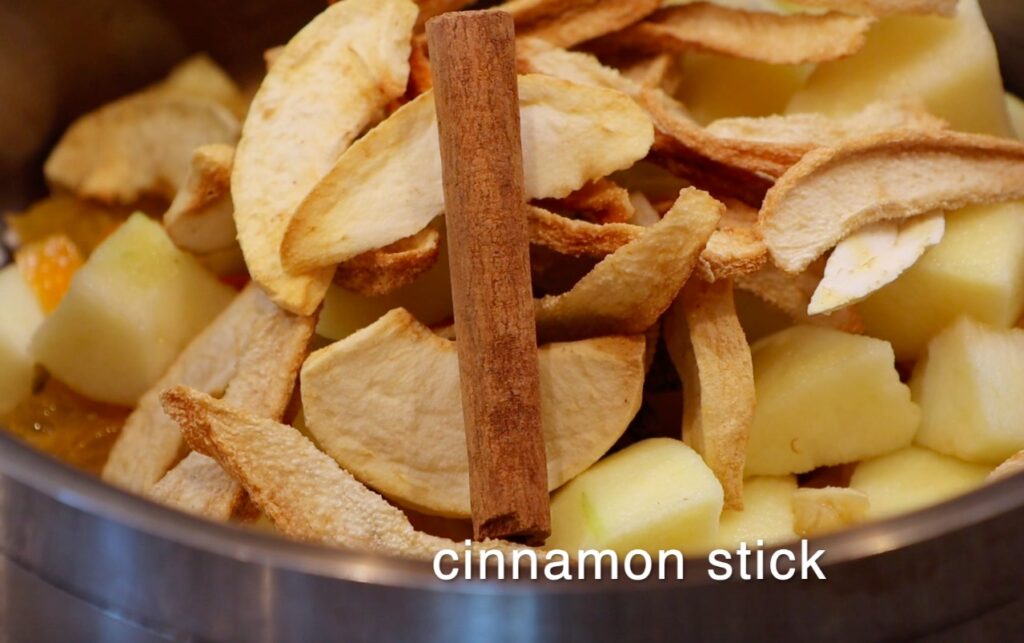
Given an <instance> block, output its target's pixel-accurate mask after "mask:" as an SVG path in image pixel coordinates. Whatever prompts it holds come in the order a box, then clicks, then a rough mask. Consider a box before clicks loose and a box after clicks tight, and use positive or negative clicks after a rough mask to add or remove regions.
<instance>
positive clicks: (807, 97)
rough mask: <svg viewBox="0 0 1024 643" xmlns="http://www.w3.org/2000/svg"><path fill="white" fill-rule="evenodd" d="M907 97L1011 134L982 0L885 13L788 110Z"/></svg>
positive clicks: (838, 111) (844, 111) (978, 128)
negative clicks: (925, 12) (937, 11)
mask: <svg viewBox="0 0 1024 643" xmlns="http://www.w3.org/2000/svg"><path fill="white" fill-rule="evenodd" d="M908 97H909V98H919V99H920V100H922V101H924V103H925V105H926V106H927V107H928V110H929V111H930V112H932V113H933V114H935V115H936V116H939V117H940V118H943V119H945V120H947V121H948V122H949V124H950V125H951V126H952V127H953V128H954V129H957V130H962V131H966V132H980V133H984V134H993V135H996V136H1008V135H1010V121H1009V118H1008V117H1007V114H1006V103H1005V101H1004V99H1003V81H1002V76H1000V74H999V60H998V58H997V57H996V47H995V43H994V42H993V41H992V34H991V33H990V32H989V30H988V26H987V25H986V24H985V18H984V16H983V15H982V13H981V9H980V8H979V7H978V0H960V3H959V5H958V7H957V17H956V18H955V19H948V18H941V17H894V18H885V19H883V20H881V21H879V23H878V24H876V25H875V26H874V27H873V28H872V29H871V32H870V33H869V34H868V40H867V44H865V46H864V48H863V49H861V50H860V51H859V52H857V53H856V54H854V55H853V56H850V57H849V58H845V59H842V60H837V61H833V62H828V63H823V64H821V65H818V68H817V69H816V70H815V71H814V73H813V74H811V77H810V79H808V81H807V86H806V87H804V88H803V89H802V90H801V91H800V92H798V93H797V94H796V95H795V96H794V97H793V100H792V102H791V103H790V105H789V109H788V111H790V112H822V113H825V114H828V115H831V116H845V115H849V114H852V113H854V112H857V111H860V110H861V109H863V108H864V107H867V106H868V104H870V103H873V102H875V101H879V100H886V99H898V98H908Z"/></svg>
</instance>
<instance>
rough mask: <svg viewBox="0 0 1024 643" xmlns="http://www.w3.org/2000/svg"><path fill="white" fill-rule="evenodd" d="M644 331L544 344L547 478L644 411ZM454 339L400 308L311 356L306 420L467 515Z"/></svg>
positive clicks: (421, 503) (321, 436) (587, 455)
mask: <svg viewBox="0 0 1024 643" xmlns="http://www.w3.org/2000/svg"><path fill="white" fill-rule="evenodd" d="M644 347H645V342H644V338H643V337H604V338H600V339H593V340H586V341H581V342H573V343H566V344H551V345H547V346H543V347H541V349H540V354H539V364H540V373H541V396H542V405H541V407H542V409H543V426H544V434H545V443H546V446H547V454H548V483H549V486H550V487H551V488H552V489H556V488H558V487H559V486H561V485H562V484H564V483H565V482H567V481H569V480H571V479H572V478H573V477H575V476H576V475H577V474H579V473H580V472H582V471H583V470H585V469H586V468H587V467H589V466H590V465H592V464H593V463H594V462H596V461H597V460H598V459H599V458H600V457H601V456H603V455H604V454H605V453H606V452H607V451H608V449H610V448H611V447H612V445H613V444H615V441H616V440H618V439H619V437H620V436H621V435H622V433H623V431H625V429H626V427H627V426H628V425H629V422H630V421H631V420H632V419H633V416H634V415H635V414H636V412H637V410H638V409H639V408H640V401H641V395H642V389H643V380H644V364H643V358H644ZM461 399H462V397H461V392H460V385H459V366H458V355H457V353H456V347H455V344H453V343H452V342H450V341H448V340H447V339H444V338H442V337H438V336H437V335H435V334H434V333H433V332H432V331H431V330H430V329H429V328H427V327H426V326H423V325H422V324H420V323H419V322H417V321H416V320H415V318H413V317H412V315H410V314H409V313H408V312H406V311H405V310H404V309H401V308H398V309H395V310H392V311H391V312H389V313H387V314H386V315H384V316H383V317H381V318H380V319H379V320H378V321H377V322H375V323H374V324H372V325H371V326H369V327H367V328H365V329H363V330H361V331H359V332H357V333H355V334H354V335H350V336H349V337H348V338H347V339H344V340H342V341H340V342H336V343H334V344H332V345H331V346H328V347H327V348H325V349H322V350H320V351H318V352H316V353H314V354H313V355H311V356H310V357H309V359H308V360H307V361H306V363H305V365H303V368H302V402H303V412H304V414H305V418H306V426H307V428H308V429H309V431H310V433H311V434H312V436H313V437H314V439H316V441H317V443H318V444H319V445H320V446H321V447H322V448H323V449H324V451H326V452H327V453H328V454H330V455H331V456H332V457H333V458H334V459H335V460H336V461H337V462H338V463H339V464H341V465H342V467H344V468H345V469H346V470H348V471H350V472H351V473H352V474H353V475H355V476H356V477H357V478H359V479H360V480H361V481H363V482H365V483H366V484H368V485H369V486H370V487H372V488H374V489H376V490H378V491H380V492H381V493H383V494H384V495H386V496H388V497H391V498H394V499H395V500H398V501H400V502H401V503H402V504H403V505H409V506H412V507H415V508H416V509H418V510H420V511H424V512H427V513H435V514H440V515H446V516H458V517H465V516H469V513H470V503H469V461H468V460H467V457H466V438H465V429H464V426H463V419H462V402H461Z"/></svg>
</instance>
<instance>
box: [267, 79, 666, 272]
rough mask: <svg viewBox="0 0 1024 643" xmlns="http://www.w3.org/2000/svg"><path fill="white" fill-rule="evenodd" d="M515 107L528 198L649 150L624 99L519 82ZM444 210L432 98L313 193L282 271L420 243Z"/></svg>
mask: <svg viewBox="0 0 1024 643" xmlns="http://www.w3.org/2000/svg"><path fill="white" fill-rule="evenodd" d="M519 99H520V103H521V113H522V139H523V162H524V173H525V189H526V195H527V197H528V198H530V199H542V198H560V197H564V196H567V195H569V194H570V193H571V192H573V191H574V190H577V189H579V188H580V187H582V186H583V185H584V184H585V183H587V181H592V180H594V179H598V178H601V177H604V176H606V175H608V174H610V173H611V172H614V171H616V170H620V169H623V168H626V167H629V166H630V165H632V164H633V163H634V162H635V161H637V160H639V159H641V158H643V157H644V156H645V155H646V154H647V151H648V149H650V145H651V140H652V138H653V131H652V127H651V122H650V119H649V118H648V117H647V115H646V114H644V112H643V110H641V109H640V108H639V107H637V105H636V104H635V103H634V102H633V101H632V100H630V99H629V97H628V96H625V95H623V94H622V93H620V92H616V91H612V90H608V89H603V88H597V87H586V86H583V85H575V84H572V83H567V82H565V81H562V80H559V79H556V78H551V77H548V76H539V75H533V76H521V77H520V79H519ZM581 141H586V142H587V144H586V145H580V142H581ZM443 210H444V194H443V190H442V184H441V155H440V151H439V148H438V135H437V118H436V114H435V112H434V96H433V94H432V93H430V92H428V93H426V94H422V95H421V96H419V97H417V98H416V99H415V100H413V101H412V102H411V103H409V104H407V105H405V106H403V107H402V108H401V109H399V110H398V111H397V112H395V113H394V114H392V115H391V117H390V118H388V119H387V120H386V121H384V122H383V123H381V125H379V126H378V127H376V128H374V129H373V130H371V131H370V132H369V133H368V134H367V135H366V136H364V137H363V138H361V139H360V140H358V141H357V142H356V143H355V144H354V145H353V146H352V147H351V148H350V149H349V150H348V151H347V152H346V153H345V154H344V155H343V156H342V157H341V159H339V161H338V163H337V165H335V167H334V169H333V170H331V172H330V174H328V175H327V176H326V177H325V178H324V180H323V181H321V182H320V184H319V185H317V187H316V188H315V189H314V190H313V191H312V193H310V195H309V198H307V199H306V200H305V202H303V203H302V205H301V206H300V207H299V209H298V211H297V212H296V214H295V217H294V219H293V220H292V222H291V224H290V225H289V226H288V231H287V233H286V234H285V236H284V242H283V244H282V245H281V252H282V256H283V258H284V264H285V266H286V267H288V268H289V269H291V270H295V271H306V270H314V269H316V268H322V267H325V266H333V265H335V264H338V263H341V262H343V261H346V260H348V259H351V258H352V257H354V256H356V255H359V254H361V253H363V252H366V251H368V250H374V249H376V248H381V247H383V246H386V245H388V244H390V243H393V242H395V241H397V240H399V239H402V238H404V237H408V236H410V235H413V234H416V233H417V232H419V231H420V230H422V229H423V228H424V227H426V225H427V224H428V223H430V221H431V220H432V219H433V218H434V217H436V216H438V215H439V214H441V213H442V212H443ZM385 212H386V216H384V214H383V213H385Z"/></svg>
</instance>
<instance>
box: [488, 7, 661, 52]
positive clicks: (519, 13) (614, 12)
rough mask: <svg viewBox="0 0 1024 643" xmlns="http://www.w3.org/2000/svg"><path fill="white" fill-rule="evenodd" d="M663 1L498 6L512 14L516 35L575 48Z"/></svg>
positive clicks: (636, 20) (646, 13) (638, 16)
mask: <svg viewBox="0 0 1024 643" xmlns="http://www.w3.org/2000/svg"><path fill="white" fill-rule="evenodd" d="M660 5H661V0H509V2H505V3H504V4H501V5H498V6H497V7H496V8H497V9H499V10H501V11H505V12H507V13H510V14H512V18H513V19H514V20H515V23H516V34H517V35H519V36H532V37H535V38H540V39H542V40H546V41H547V42H550V43H551V44H553V45H557V46H559V47H567V48H568V47H572V46H574V45H578V44H579V43H581V42H585V41H587V40H591V39H593V38H598V37H600V36H604V35H605V34H610V33H612V32H615V31H619V30H620V29H623V28H624V27H628V26H629V25H631V24H633V23H635V22H638V21H639V20H642V19H643V18H644V17H646V16H648V15H650V14H651V13H653V12H654V11H655V10H656V9H657V8H658V7H659V6H660Z"/></svg>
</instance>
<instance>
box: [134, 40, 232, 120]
mask: <svg viewBox="0 0 1024 643" xmlns="http://www.w3.org/2000/svg"><path fill="white" fill-rule="evenodd" d="M146 91H150V92H165V93H168V94H175V95H178V96H196V97H201V98H209V99H210V100H213V101H216V102H218V103H220V104H221V105H223V106H224V107H226V108H228V109H229V110H230V111H231V113H232V114H234V115H235V116H236V117H238V118H242V117H244V116H245V112H246V110H247V109H248V108H249V101H248V100H247V99H246V97H245V93H244V92H242V90H241V89H240V88H239V87H238V85H237V84H235V81H233V80H232V79H231V77H230V76H228V75H227V73H226V72H225V71H224V70H223V69H221V68H220V67H219V66H218V65H217V63H215V62H214V61H213V59H212V58H210V57H209V56H207V55H206V54H196V55H194V56H191V57H189V58H187V59H186V60H185V61H184V62H182V63H180V64H178V65H177V66H176V67H175V68H174V69H172V70H171V72H170V73H169V74H167V78H165V79H164V80H162V81H161V82H159V83H157V84H156V85H153V86H152V87H150V88H149V89H148V90H146Z"/></svg>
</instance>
